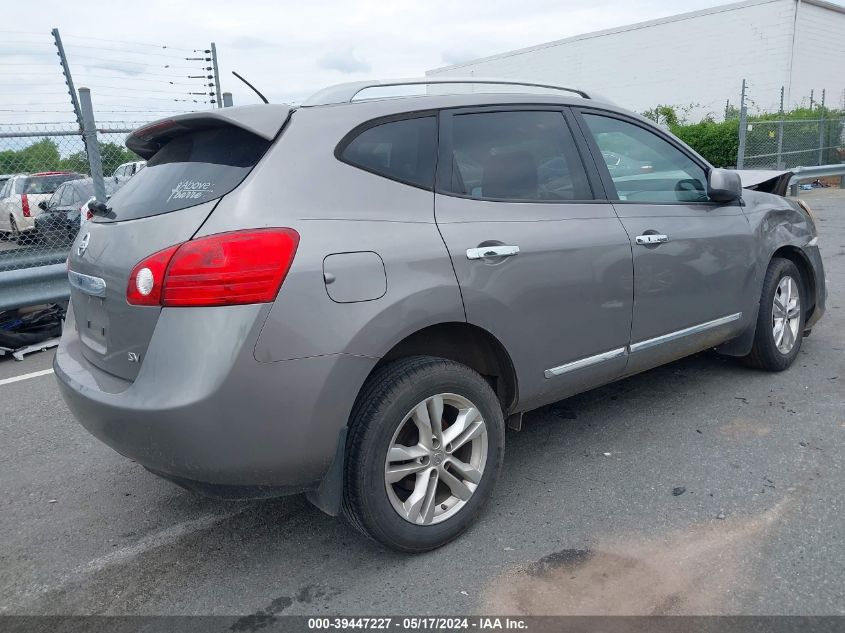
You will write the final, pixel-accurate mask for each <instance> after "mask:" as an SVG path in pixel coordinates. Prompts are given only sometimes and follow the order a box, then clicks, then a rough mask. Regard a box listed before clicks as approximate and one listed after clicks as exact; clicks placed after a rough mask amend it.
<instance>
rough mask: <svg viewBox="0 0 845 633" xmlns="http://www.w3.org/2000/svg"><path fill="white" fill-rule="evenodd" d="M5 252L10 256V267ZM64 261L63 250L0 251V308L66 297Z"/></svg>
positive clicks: (68, 295) (54, 301) (49, 301)
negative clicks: (25, 252)
mask: <svg viewBox="0 0 845 633" xmlns="http://www.w3.org/2000/svg"><path fill="white" fill-rule="evenodd" d="M7 255H14V267H12V266H10V263H11V262H10V260H11V258H10V257H6V256H7ZM66 260H67V251H66V250H59V251H56V252H52V253H51V252H47V253H45V252H43V251H41V252H39V253H32V254H22V253H19V252H16V253H0V311H2V310H15V309H17V308H23V307H25V306H33V305H41V304H44V303H58V302H60V301H67V300H68V299H70V286H69V285H68V281H67V264H66V263H65V262H66ZM22 263H23V264H24V265H25V266H26V267H21V264H22Z"/></svg>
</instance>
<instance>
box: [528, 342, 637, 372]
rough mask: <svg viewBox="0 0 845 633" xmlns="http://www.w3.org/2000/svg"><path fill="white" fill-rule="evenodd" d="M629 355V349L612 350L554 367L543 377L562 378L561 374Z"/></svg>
mask: <svg viewBox="0 0 845 633" xmlns="http://www.w3.org/2000/svg"><path fill="white" fill-rule="evenodd" d="M627 353H628V348H627V347H620V348H618V349H612V350H610V351H609V352H604V353H602V354H596V355H595V356H587V358H582V359H581V360H576V361H572V362H571V363H566V364H565V365H560V366H559V367H552V368H551V369H547V370H546V371H545V372H543V375H544V376H545V377H546V378H554V377H555V376H560V375H561V374H565V373H567V372H570V371H575V370H576V369H584V368H585V367H590V366H591V365H596V364H598V363H603V362H605V361H608V360H612V359H614V358H619V357H620V356H625V355H626V354H627Z"/></svg>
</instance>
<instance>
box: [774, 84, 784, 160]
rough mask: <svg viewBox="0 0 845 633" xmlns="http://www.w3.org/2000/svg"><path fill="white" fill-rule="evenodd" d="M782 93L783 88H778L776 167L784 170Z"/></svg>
mask: <svg viewBox="0 0 845 633" xmlns="http://www.w3.org/2000/svg"><path fill="white" fill-rule="evenodd" d="M783 93H784V87H783V86H781V87H780V110H779V112H780V121H778V158H777V163H775V164H776V165H777V168H778V169H784V168H785V167H786V165H785V163H784V162H783V157H782V154H783Z"/></svg>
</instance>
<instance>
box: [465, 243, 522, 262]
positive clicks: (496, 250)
mask: <svg viewBox="0 0 845 633" xmlns="http://www.w3.org/2000/svg"><path fill="white" fill-rule="evenodd" d="M514 255H519V246H479V247H478V248H468V249H467V259H491V258H494V257H513V256H514Z"/></svg>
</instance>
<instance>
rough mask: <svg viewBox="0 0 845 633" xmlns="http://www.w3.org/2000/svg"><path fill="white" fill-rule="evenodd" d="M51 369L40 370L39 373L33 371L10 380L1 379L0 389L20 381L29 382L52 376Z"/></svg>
mask: <svg viewBox="0 0 845 633" xmlns="http://www.w3.org/2000/svg"><path fill="white" fill-rule="evenodd" d="M52 373H53V370H52V369H42V370H41V371H34V372H32V373H30V374H21V375H20V376H13V377H12V378H3V379H2V380H0V387H2V386H3V385H11V384H12V383H13V382H20V381H21V380H29V379H30V378H38V377H39V376H46V375H47V374H52Z"/></svg>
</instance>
